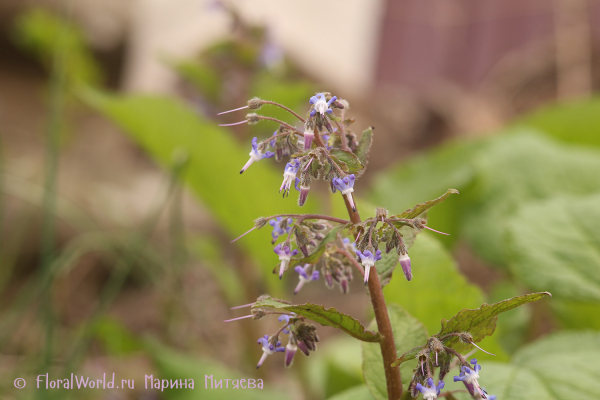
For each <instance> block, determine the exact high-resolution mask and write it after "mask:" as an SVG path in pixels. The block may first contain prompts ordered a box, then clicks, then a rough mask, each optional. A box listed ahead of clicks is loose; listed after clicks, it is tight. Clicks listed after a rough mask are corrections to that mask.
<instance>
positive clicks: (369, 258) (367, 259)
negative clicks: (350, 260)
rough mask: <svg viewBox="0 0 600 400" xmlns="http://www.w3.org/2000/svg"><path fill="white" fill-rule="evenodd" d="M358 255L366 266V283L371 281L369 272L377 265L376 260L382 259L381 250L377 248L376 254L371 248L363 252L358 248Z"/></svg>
mask: <svg viewBox="0 0 600 400" xmlns="http://www.w3.org/2000/svg"><path fill="white" fill-rule="evenodd" d="M356 255H357V256H359V257H360V261H361V263H362V265H363V267H364V268H365V285H366V284H367V282H368V281H369V272H371V267H372V266H374V265H375V262H377V261H379V260H381V250H377V251H376V252H375V254H373V253H371V251H370V250H366V251H365V252H364V253H361V252H360V250H357V251H356Z"/></svg>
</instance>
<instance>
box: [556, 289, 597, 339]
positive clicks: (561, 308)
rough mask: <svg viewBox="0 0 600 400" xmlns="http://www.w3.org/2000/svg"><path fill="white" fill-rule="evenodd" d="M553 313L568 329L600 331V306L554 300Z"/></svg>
mask: <svg viewBox="0 0 600 400" xmlns="http://www.w3.org/2000/svg"><path fill="white" fill-rule="evenodd" d="M551 307H552V311H553V312H554V315H555V316H556V318H557V319H558V322H559V323H560V325H561V326H562V327H563V328H566V329H579V330H584V329H594V330H597V331H600V318H598V315H600V304H598V303H592V302H583V301H572V300H563V299H561V298H560V297H559V298H557V299H553V300H552V304H551Z"/></svg>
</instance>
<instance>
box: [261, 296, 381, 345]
mask: <svg viewBox="0 0 600 400" xmlns="http://www.w3.org/2000/svg"><path fill="white" fill-rule="evenodd" d="M261 307H270V308H275V309H277V310H286V311H289V312H293V313H296V314H298V315H301V316H303V317H306V318H308V319H310V320H312V321H315V322H318V323H320V324H321V325H324V326H331V327H334V328H337V329H340V330H342V331H344V332H346V333H347V334H348V335H350V336H352V337H354V338H356V339H358V340H363V341H365V342H378V341H379V340H380V339H379V334H377V333H373V332H370V331H368V330H365V327H364V326H363V325H362V324H361V323H360V322H359V321H358V320H356V319H354V318H353V317H351V316H349V315H346V314H343V313H341V312H339V311H338V310H336V309H335V308H325V307H323V306H321V305H318V304H310V303H306V304H299V305H293V304H287V303H282V302H281V301H278V300H277V299H272V298H271V297H266V298H264V299H262V300H260V301H257V302H256V303H254V305H253V306H252V308H253V309H254V308H261Z"/></svg>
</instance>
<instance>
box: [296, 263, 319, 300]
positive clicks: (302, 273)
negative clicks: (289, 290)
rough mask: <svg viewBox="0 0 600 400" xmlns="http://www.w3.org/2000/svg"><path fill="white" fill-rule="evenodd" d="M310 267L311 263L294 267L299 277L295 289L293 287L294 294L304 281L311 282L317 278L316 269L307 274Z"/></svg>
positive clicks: (317, 272)
mask: <svg viewBox="0 0 600 400" xmlns="http://www.w3.org/2000/svg"><path fill="white" fill-rule="evenodd" d="M311 267H312V264H306V265H304V267H301V266H299V265H298V266H297V267H296V268H294V271H296V272H297V273H298V278H299V279H300V282H298V285H297V286H296V289H294V294H296V293H298V292H299V291H300V289H302V287H303V286H304V284H305V283H306V282H312V281H316V280H318V279H319V271H317V270H314V271H313V272H312V274H310V275H309V274H308V272H309V270H310V268H311Z"/></svg>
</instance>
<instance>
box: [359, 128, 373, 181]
mask: <svg viewBox="0 0 600 400" xmlns="http://www.w3.org/2000/svg"><path fill="white" fill-rule="evenodd" d="M372 144H373V127H372V126H370V127H368V128H367V129H365V130H364V131H363V133H362V135H361V136H360V141H359V142H358V148H357V149H356V156H357V157H358V159H359V161H360V163H361V164H362V166H363V167H364V168H363V169H361V170H360V171H358V173H357V174H356V176H357V177H360V176H361V175H362V174H364V172H365V170H366V168H367V165H369V155H370V154H371V145H372Z"/></svg>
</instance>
